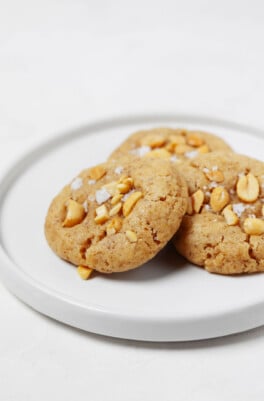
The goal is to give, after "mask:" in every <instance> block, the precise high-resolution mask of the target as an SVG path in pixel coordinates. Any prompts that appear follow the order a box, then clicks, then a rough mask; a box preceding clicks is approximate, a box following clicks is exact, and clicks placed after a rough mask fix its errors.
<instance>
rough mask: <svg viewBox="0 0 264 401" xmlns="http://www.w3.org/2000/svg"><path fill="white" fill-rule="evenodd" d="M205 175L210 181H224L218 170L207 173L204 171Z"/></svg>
mask: <svg viewBox="0 0 264 401" xmlns="http://www.w3.org/2000/svg"><path fill="white" fill-rule="evenodd" d="M205 175H206V177H207V178H208V180H210V181H215V182H222V181H224V174H223V173H222V171H220V170H215V171H208V173H205Z"/></svg>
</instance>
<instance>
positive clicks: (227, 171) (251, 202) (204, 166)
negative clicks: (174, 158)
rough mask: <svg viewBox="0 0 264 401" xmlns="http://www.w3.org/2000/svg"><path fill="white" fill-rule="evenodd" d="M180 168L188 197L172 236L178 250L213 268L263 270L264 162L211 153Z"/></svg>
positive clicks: (215, 270) (225, 271)
mask: <svg viewBox="0 0 264 401" xmlns="http://www.w3.org/2000/svg"><path fill="white" fill-rule="evenodd" d="M181 173H182V175H183V176H184V177H185V179H186V181H187V184H188V188H189V201H188V209H187V214H186V215H185V216H184V218H183V221H182V224H181V227H180V229H179V230H178V232H177V233H176V235H175V236H174V238H173V243H174V245H175V247H176V249H177V251H178V252H179V253H180V254H182V255H183V256H185V257H186V258H187V259H188V260H189V261H191V262H192V263H194V264H197V265H199V266H204V267H205V269H206V270H208V271H210V272H213V273H219V274H240V273H255V272H259V271H264V163H263V162H261V161H258V160H254V159H251V158H249V157H246V156H242V155H237V154H234V153H230V154H228V153H223V152H215V153H211V154H208V155H201V156H199V157H197V158H195V159H193V160H192V161H190V162H189V163H188V164H185V165H184V166H182V168H181Z"/></svg>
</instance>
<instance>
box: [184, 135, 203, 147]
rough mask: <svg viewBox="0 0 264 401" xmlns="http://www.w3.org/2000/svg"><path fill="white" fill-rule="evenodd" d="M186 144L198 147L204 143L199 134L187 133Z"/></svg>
mask: <svg viewBox="0 0 264 401" xmlns="http://www.w3.org/2000/svg"><path fill="white" fill-rule="evenodd" d="M187 144H188V145H190V146H194V147H199V146H202V145H203V144H204V140H203V138H201V136H200V135H199V134H189V135H188V136H187Z"/></svg>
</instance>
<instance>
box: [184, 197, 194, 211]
mask: <svg viewBox="0 0 264 401" xmlns="http://www.w3.org/2000/svg"><path fill="white" fill-rule="evenodd" d="M186 213H187V214H189V215H191V214H193V206H192V198H191V197H190V196H189V198H188V200H187V211H186Z"/></svg>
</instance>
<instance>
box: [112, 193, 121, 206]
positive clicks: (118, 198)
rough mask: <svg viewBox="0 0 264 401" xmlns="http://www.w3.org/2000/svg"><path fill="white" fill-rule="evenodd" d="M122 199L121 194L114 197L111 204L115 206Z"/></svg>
mask: <svg viewBox="0 0 264 401" xmlns="http://www.w3.org/2000/svg"><path fill="white" fill-rule="evenodd" d="M122 198H123V195H122V194H116V195H114V196H113V198H112V199H111V204H112V205H116V204H117V203H118V202H119V201H120V200H121V199H122Z"/></svg>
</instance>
